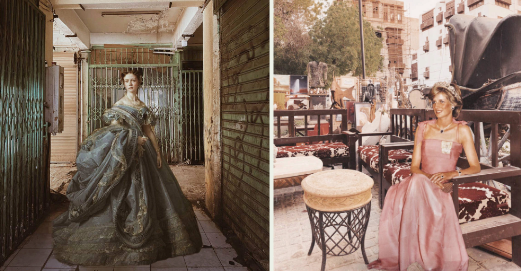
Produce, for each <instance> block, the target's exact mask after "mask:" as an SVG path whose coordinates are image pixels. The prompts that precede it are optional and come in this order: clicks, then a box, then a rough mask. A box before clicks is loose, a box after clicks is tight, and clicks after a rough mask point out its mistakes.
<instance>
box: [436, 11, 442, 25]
mask: <svg viewBox="0 0 521 271" xmlns="http://www.w3.org/2000/svg"><path fill="white" fill-rule="evenodd" d="M442 21H443V12H440V13H438V15H436V22H438V23H441V22H442Z"/></svg>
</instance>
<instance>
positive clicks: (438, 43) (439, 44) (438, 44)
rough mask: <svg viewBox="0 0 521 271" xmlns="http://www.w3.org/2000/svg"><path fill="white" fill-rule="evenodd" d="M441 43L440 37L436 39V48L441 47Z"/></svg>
mask: <svg viewBox="0 0 521 271" xmlns="http://www.w3.org/2000/svg"><path fill="white" fill-rule="evenodd" d="M441 42H442V40H441V36H440V37H439V38H438V40H436V47H438V48H439V47H441Z"/></svg>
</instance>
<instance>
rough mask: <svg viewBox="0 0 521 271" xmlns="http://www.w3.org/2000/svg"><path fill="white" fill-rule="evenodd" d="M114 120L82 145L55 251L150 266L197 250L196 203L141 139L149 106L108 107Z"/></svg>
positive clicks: (71, 257)
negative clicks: (192, 202)
mask: <svg viewBox="0 0 521 271" xmlns="http://www.w3.org/2000/svg"><path fill="white" fill-rule="evenodd" d="M103 119H104V120H105V121H106V122H107V123H111V124H110V125H108V126H106V127H103V128H101V129H98V130H96V131H95V132H93V133H92V134H91V135H90V136H89V137H88V138H87V139H86V140H84V142H83V143H82V146H81V150H80V151H79V152H78V156H77V159H76V165H77V168H78V172H77V173H76V174H75V175H74V177H73V178H72V180H71V183H70V184H69V187H68V188H67V197H68V199H69V201H70V204H69V209H68V211H66V212H65V213H63V214H62V215H60V216H59V217H57V218H56V219H55V220H54V223H53V239H54V255H55V257H56V259H58V260H59V261H60V262H63V263H67V264H71V265H76V264H79V265H89V266H96V265H111V266H112V265H145V264H151V263H153V262H155V261H158V260H163V259H166V258H170V257H175V256H181V255H188V254H192V253H196V252H198V251H199V250H200V249H201V247H202V239H201V234H200V233H199V228H198V225H197V220H196V217H195V214H194V211H193V209H192V205H191V203H190V201H188V200H187V199H186V197H185V196H184V195H183V193H182V191H181V188H180V186H179V184H178V182H177V180H176V178H175V176H174V174H173V173H172V171H171V170H170V168H169V167H168V164H167V163H166V161H165V159H164V158H163V160H162V166H161V168H158V167H157V154H156V152H155V150H154V147H153V146H152V144H151V142H150V141H147V142H146V143H145V144H144V145H143V146H139V145H138V144H137V139H138V136H143V132H142V131H141V127H142V125H143V124H150V125H153V124H154V123H155V118H154V117H153V113H152V112H150V111H149V110H148V108H146V107H144V108H140V109H136V108H133V107H129V106H124V105H119V106H114V107H112V108H111V109H109V110H107V111H106V112H105V114H104V115H103Z"/></svg>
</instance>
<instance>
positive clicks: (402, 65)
mask: <svg viewBox="0 0 521 271" xmlns="http://www.w3.org/2000/svg"><path fill="white" fill-rule="evenodd" d="M389 68H396V69H405V63H389Z"/></svg>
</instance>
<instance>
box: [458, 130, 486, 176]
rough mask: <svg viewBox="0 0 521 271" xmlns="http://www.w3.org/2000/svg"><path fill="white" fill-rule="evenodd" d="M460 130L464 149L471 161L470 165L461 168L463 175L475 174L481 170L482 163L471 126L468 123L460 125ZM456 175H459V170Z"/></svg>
mask: <svg viewBox="0 0 521 271" xmlns="http://www.w3.org/2000/svg"><path fill="white" fill-rule="evenodd" d="M459 129H460V130H459V132H460V136H461V145H463V150H465V155H466V156H467V161H468V162H469V165H470V166H469V167H468V168H466V169H462V170H461V175H467V174H475V173H478V172H480V171H481V165H480V164H479V160H478V154H477V153H476V148H475V147H474V139H472V131H471V130H470V127H468V126H467V125H460V127H459ZM454 172H455V173H456V175H454V177H455V176H458V175H459V174H458V172H457V171H454Z"/></svg>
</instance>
